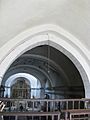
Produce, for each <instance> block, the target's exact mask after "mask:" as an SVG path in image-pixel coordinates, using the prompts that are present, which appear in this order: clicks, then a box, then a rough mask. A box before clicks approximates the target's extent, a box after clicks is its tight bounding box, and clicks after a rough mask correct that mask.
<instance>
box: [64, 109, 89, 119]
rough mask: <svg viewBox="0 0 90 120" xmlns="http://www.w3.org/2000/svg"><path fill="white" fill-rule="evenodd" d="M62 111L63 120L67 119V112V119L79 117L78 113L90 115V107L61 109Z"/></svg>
mask: <svg viewBox="0 0 90 120" xmlns="http://www.w3.org/2000/svg"><path fill="white" fill-rule="evenodd" d="M62 112H64V113H65V120H67V118H68V114H69V120H74V119H75V120H76V119H80V115H90V109H71V110H62ZM75 116H77V117H75Z"/></svg>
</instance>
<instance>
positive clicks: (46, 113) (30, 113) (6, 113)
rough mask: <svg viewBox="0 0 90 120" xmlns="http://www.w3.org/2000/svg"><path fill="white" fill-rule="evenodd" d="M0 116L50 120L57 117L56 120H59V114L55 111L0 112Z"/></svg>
mask: <svg viewBox="0 0 90 120" xmlns="http://www.w3.org/2000/svg"><path fill="white" fill-rule="evenodd" d="M0 115H3V116H16V117H18V116H32V117H34V116H39V117H41V116H46V117H48V116H51V118H52V120H54V116H57V120H60V112H59V111H55V112H0Z"/></svg>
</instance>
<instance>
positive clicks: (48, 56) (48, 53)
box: [47, 33, 50, 73]
mask: <svg viewBox="0 0 90 120" xmlns="http://www.w3.org/2000/svg"><path fill="white" fill-rule="evenodd" d="M47 36H48V46H47V72H48V73H50V69H49V64H50V62H49V61H50V45H49V35H48V33H47Z"/></svg>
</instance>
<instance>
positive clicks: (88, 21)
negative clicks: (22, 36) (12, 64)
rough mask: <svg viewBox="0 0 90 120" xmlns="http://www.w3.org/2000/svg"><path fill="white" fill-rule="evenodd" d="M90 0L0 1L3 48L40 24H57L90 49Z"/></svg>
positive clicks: (0, 29)
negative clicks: (13, 39)
mask: <svg viewBox="0 0 90 120" xmlns="http://www.w3.org/2000/svg"><path fill="white" fill-rule="evenodd" d="M89 12H90V0H0V47H1V46H2V45H4V44H5V43H6V42H7V41H8V40H10V39H12V38H13V37H15V36H16V35H18V34H19V33H21V32H23V31H25V30H27V29H29V28H32V27H34V26H37V25H40V24H48V23H50V24H57V25H58V26H60V27H62V28H63V29H65V30H67V31H68V32H70V33H71V34H72V35H74V36H75V37H77V38H78V39H79V40H80V41H81V43H82V44H83V45H84V46H85V47H86V48H87V49H88V50H89V49H90V33H89V32H90V13H89Z"/></svg>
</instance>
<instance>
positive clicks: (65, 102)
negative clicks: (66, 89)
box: [0, 98, 90, 120]
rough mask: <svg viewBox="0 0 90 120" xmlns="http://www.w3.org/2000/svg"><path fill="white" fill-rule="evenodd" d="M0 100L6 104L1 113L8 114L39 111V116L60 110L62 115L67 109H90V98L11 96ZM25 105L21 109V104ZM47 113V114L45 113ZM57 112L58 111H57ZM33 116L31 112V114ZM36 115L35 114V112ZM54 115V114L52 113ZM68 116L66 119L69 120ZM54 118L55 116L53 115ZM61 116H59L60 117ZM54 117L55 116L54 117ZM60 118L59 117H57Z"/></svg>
mask: <svg viewBox="0 0 90 120" xmlns="http://www.w3.org/2000/svg"><path fill="white" fill-rule="evenodd" d="M0 101H3V103H4V104H5V106H4V108H3V110H2V111H0V115H4V116H5V115H6V114H7V113H8V115H10V114H11V112H12V113H13V114H14V115H15V114H16V113H18V114H17V115H18V116H19V114H20V113H21V112H23V114H24V113H25V114H26V115H27V114H28V113H32V112H34V113H35V112H37V114H38V116H41V113H42V114H44V115H45V116H48V114H50V115H51V114H52V113H53V112H57V111H58V112H59V113H60V114H58V116H59V115H61V114H62V113H63V112H64V113H65V114H66V113H67V112H65V111H66V110H75V109H76V110H80V109H88V108H89V102H90V99H85V98H82V99H10V98H0ZM21 105H22V106H23V108H22V109H21V108H20V106H21ZM45 113H47V114H45ZM56 114H57V113H56ZM29 115H30V116H31V114H29ZM33 115H35V114H33ZM52 116H53V114H52ZM67 116H68V115H67ZM67 116H65V117H64V119H66V120H67V118H68V117H67ZM52 118H53V117H52ZM58 118H59V117H58ZM53 119H54V118H53ZM57 120H59V119H57Z"/></svg>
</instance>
